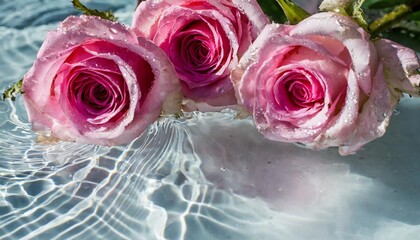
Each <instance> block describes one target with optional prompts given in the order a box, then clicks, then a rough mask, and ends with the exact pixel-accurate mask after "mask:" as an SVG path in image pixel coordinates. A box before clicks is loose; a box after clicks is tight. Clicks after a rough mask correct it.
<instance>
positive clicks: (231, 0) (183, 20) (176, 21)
mask: <svg viewBox="0 0 420 240" xmlns="http://www.w3.org/2000/svg"><path fill="white" fill-rule="evenodd" d="M266 24H268V19H267V17H266V16H265V14H264V13H263V11H262V10H261V8H260V7H259V5H258V3H257V2H256V0H249V1H242V0H206V1H203V0H153V1H152V0H149V1H142V2H141V3H140V5H139V6H138V8H137V9H136V11H135V13H134V16H133V21H132V29H133V31H134V32H135V33H136V34H138V35H139V36H143V37H146V38H148V39H151V40H153V42H155V43H156V44H157V45H158V46H160V47H161V48H162V49H163V50H164V51H165V52H166V54H167V55H168V56H169V58H170V60H171V61H172V63H173V64H174V66H175V69H176V71H177V73H178V76H179V78H180V80H181V85H182V90H183V93H184V95H185V96H186V97H187V98H189V99H192V100H194V101H197V102H205V103H208V104H210V105H212V106H222V105H229V104H236V99H235V96H234V90H233V86H232V83H231V79H230V73H231V70H232V69H233V68H234V67H235V66H236V65H237V63H238V60H239V58H240V57H241V56H242V55H243V53H244V52H245V51H246V50H247V48H248V47H249V46H250V45H251V43H252V41H253V40H254V39H255V38H256V37H257V36H258V34H259V33H260V31H261V30H262V28H263V27H264V26H265V25H266Z"/></svg>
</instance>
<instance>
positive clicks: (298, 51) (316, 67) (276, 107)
mask: <svg viewBox="0 0 420 240" xmlns="http://www.w3.org/2000/svg"><path fill="white" fill-rule="evenodd" d="M369 37H370V36H369V35H368V34H367V33H366V32H365V31H364V30H363V29H362V28H360V27H359V26H358V25H357V24H356V23H355V22H354V21H353V20H352V19H350V18H348V17H345V16H342V15H339V14H336V13H331V12H329V13H319V14H315V15H313V16H311V17H309V18H307V19H306V20H304V21H302V22H301V23H299V24H298V25H296V26H286V25H276V24H272V25H269V26H267V27H266V28H265V29H264V30H263V31H262V33H261V34H260V36H259V38H258V39H257V40H256V41H255V43H254V44H253V45H252V46H251V48H250V49H249V51H248V52H247V53H245V55H244V57H243V58H242V59H241V60H240V64H239V66H238V68H237V69H236V70H235V71H234V72H233V81H234V85H235V88H236V90H237V95H238V97H239V98H240V100H241V102H242V103H243V105H244V107H245V109H247V110H248V111H249V112H251V113H252V115H253V117H254V121H255V124H256V125H257V127H258V129H259V130H260V132H261V133H262V134H264V135H265V136H266V137H267V138H269V139H273V140H277V141H284V142H300V143H304V144H306V145H307V146H309V147H311V148H314V149H322V148H326V147H329V146H338V147H339V151H340V153H341V154H343V155H346V154H350V153H353V152H355V151H356V150H357V149H359V148H360V147H361V146H362V145H364V144H365V143H367V142H369V141H371V140H373V139H375V138H378V137H380V136H382V135H383V134H384V133H385V130H386V127H387V125H388V122H389V119H390V117H391V114H392V112H393V110H394V108H395V106H396V103H397V102H398V100H399V98H400V97H401V96H402V94H401V92H408V93H410V94H418V91H419V87H418V83H419V77H418V75H417V76H415V75H413V76H410V72H411V73H413V72H414V70H415V69H417V68H418V67H419V63H418V60H417V57H416V54H415V53H414V52H413V51H412V50H410V49H408V48H405V47H402V46H400V45H398V44H396V43H393V42H391V41H388V40H378V41H376V42H375V43H373V42H372V41H371V40H370V38H369ZM388 84H389V85H388ZM415 86H417V87H415ZM390 88H391V90H392V91H390Z"/></svg>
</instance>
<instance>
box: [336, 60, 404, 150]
mask: <svg viewBox="0 0 420 240" xmlns="http://www.w3.org/2000/svg"><path fill="white" fill-rule="evenodd" d="M396 104H397V101H396V100H395V101H393V99H392V98H391V94H390V92H389V89H388V86H387V84H386V82H385V80H384V75H383V68H382V66H379V68H378V72H377V73H376V75H375V77H374V78H373V79H372V92H371V95H370V96H369V99H368V100H367V101H366V102H365V103H364V104H363V107H362V110H361V113H360V114H359V116H358V118H357V122H356V128H355V129H354V135H353V137H351V138H349V140H348V141H346V142H345V143H344V144H343V145H341V146H340V148H339V152H340V154H341V155H348V154H352V153H354V152H356V151H357V150H359V149H360V148H361V147H362V146H363V145H365V144H366V143H368V142H370V141H372V140H374V139H376V138H379V137H382V136H383V135H384V134H385V132H386V128H387V126H388V123H389V120H390V117H391V115H392V112H393V110H394V109H395V106H396Z"/></svg>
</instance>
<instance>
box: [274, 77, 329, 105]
mask: <svg viewBox="0 0 420 240" xmlns="http://www.w3.org/2000/svg"><path fill="white" fill-rule="evenodd" d="M273 95H274V99H275V101H276V104H277V105H278V106H279V107H281V108H282V109H284V110H286V111H300V110H302V109H312V110H314V108H315V109H318V108H320V107H322V104H323V102H324V95H325V91H324V88H323V86H322V85H321V84H320V82H319V80H318V79H316V77H315V76H314V75H312V74H311V73H309V72H307V71H305V70H302V69H294V70H291V71H287V72H284V73H283V74H281V76H280V77H279V78H278V80H277V81H276V83H275V85H274V88H273Z"/></svg>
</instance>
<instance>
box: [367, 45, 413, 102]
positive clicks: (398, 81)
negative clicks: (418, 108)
mask: <svg viewBox="0 0 420 240" xmlns="http://www.w3.org/2000/svg"><path fill="white" fill-rule="evenodd" d="M375 46H376V48H377V50H378V55H379V57H380V60H381V62H382V63H383V65H384V72H385V79H386V81H387V82H388V84H389V85H390V86H389V87H390V88H391V89H392V91H393V92H395V91H397V92H396V93H395V94H397V95H400V94H401V92H402V93H407V94H410V95H412V96H420V64H419V59H418V57H417V55H416V53H415V52H414V51H413V50H411V49H409V48H407V47H404V46H402V45H400V44H398V43H396V42H393V41H391V40H388V39H378V40H377V41H375Z"/></svg>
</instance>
